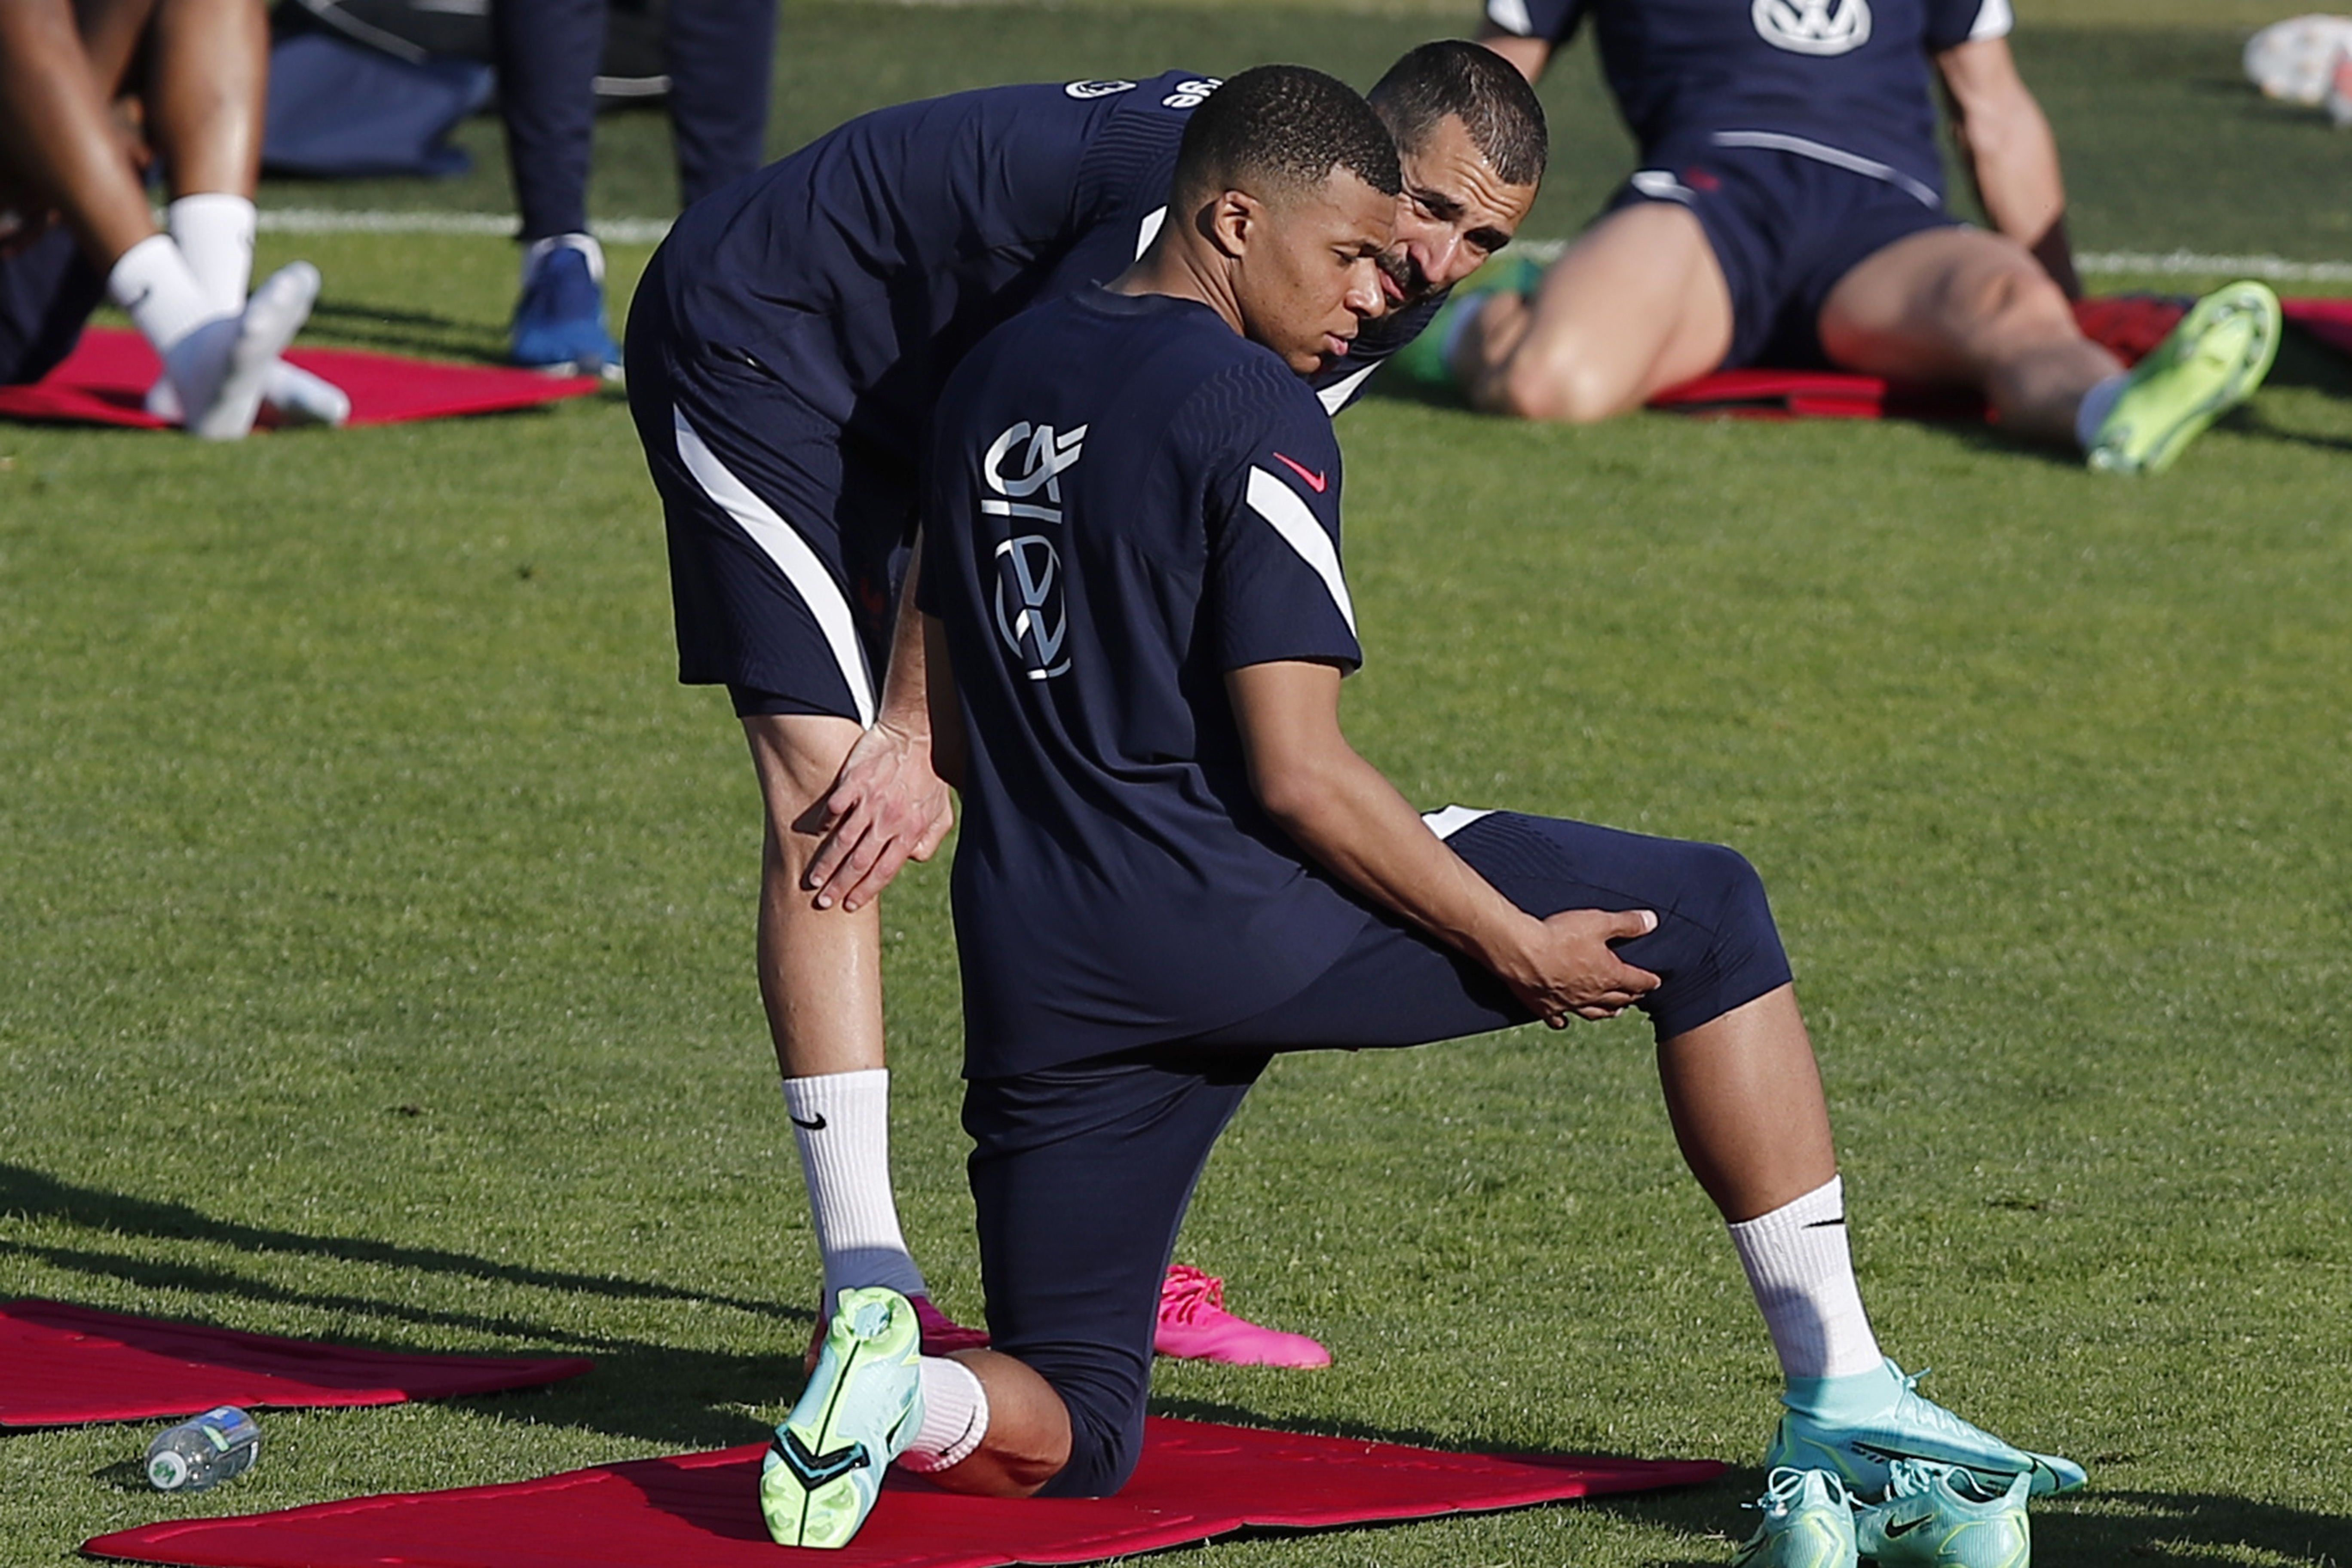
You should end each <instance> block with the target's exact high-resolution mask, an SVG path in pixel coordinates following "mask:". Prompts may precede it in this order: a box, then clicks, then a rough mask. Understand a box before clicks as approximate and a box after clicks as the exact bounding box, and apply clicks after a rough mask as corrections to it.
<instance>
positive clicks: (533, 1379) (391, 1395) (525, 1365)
mask: <svg viewBox="0 0 2352 1568" xmlns="http://www.w3.org/2000/svg"><path fill="white" fill-rule="evenodd" d="M27 1308H30V1309H35V1310H31V1311H26V1310H22V1309H27ZM0 1318H12V1319H15V1320H16V1321H21V1322H30V1323H35V1324H38V1325H39V1326H41V1327H43V1328H48V1329H54V1330H56V1331H59V1332H66V1333H88V1334H91V1335H93V1336H95V1337H104V1338H110V1339H112V1342H114V1343H116V1344H121V1345H123V1346H125V1347H126V1348H129V1349H132V1350H137V1349H141V1348H142V1347H141V1346H138V1345H136V1344H134V1343H132V1342H130V1341H127V1340H123V1339H121V1338H117V1337H114V1336H113V1335H112V1333H111V1330H113V1329H114V1328H118V1327H129V1328H141V1327H143V1328H150V1329H163V1330H170V1331H193V1332H194V1333H196V1334H199V1335H201V1336H204V1337H205V1338H210V1339H215V1340H225V1341H227V1342H230V1343H232V1344H235V1345H238V1346H248V1347H251V1348H252V1349H255V1350H259V1351H269V1352H278V1353H283V1352H287V1351H289V1350H296V1351H311V1352H321V1353H331V1354H333V1355H337V1356H343V1357H349V1358H352V1359H354V1360H358V1361H361V1362H366V1363H380V1364H382V1365H383V1368H384V1370H385V1371H386V1373H396V1372H397V1371H398V1370H399V1369H400V1368H401V1367H403V1366H407V1367H409V1368H410V1369H411V1370H412V1371H415V1370H421V1369H420V1368H419V1367H418V1363H425V1364H426V1365H428V1366H430V1367H432V1368H434V1369H437V1370H444V1371H446V1370H448V1369H450V1368H451V1367H452V1366H454V1365H464V1366H467V1367H479V1368H480V1369H481V1370H483V1371H485V1372H488V1371H492V1370H493V1369H498V1368H504V1369H506V1370H505V1371H504V1372H503V1373H501V1374H500V1375H497V1376H494V1377H491V1378H488V1379H485V1380H484V1381H483V1382H482V1383H481V1384H479V1385H478V1386H476V1387H472V1388H468V1389H467V1390H465V1391H464V1392H463V1393H462V1394H450V1395H444V1394H412V1393H411V1392H410V1391H408V1390H406V1389H383V1388H376V1389H364V1388H360V1389H327V1388H321V1389H318V1390H316V1391H315V1392H312V1393H306V1394H304V1395H303V1396H302V1397H301V1398H300V1399H299V1400H296V1401H289V1402H286V1403H282V1404H281V1403H279V1402H278V1401H276V1400H272V1399H269V1398H267V1397H264V1398H248V1399H247V1400H246V1401H245V1404H246V1405H247V1406H248V1407H250V1408H252V1409H256V1410H349V1409H356V1408H362V1407H373V1406H380V1405H411V1404H415V1402H416V1401H417V1400H418V1399H420V1398H428V1399H429V1398H473V1397H475V1396H477V1395H478V1394H506V1393H511V1392H513V1391H514V1390H516V1389H520V1388H539V1387H543V1386H545V1385H546V1384H551V1383H561V1382H562V1381H564V1380H565V1379H567V1378H573V1377H578V1376H581V1375H582V1374H583V1373H587V1372H590V1371H592V1370H593V1368H594V1367H595V1365H596V1363H595V1359H594V1358H593V1357H592V1356H580V1355H571V1356H517V1355H506V1354H501V1353H499V1352H494V1351H388V1350H378V1349H374V1348H373V1347H370V1346H365V1345H345V1344H338V1343H336V1342H333V1341H331V1340H313V1339H301V1338H298V1337H295V1336H293V1335H289V1334H264V1333H257V1332H254V1331H251V1330H248V1329H225V1328H222V1327H220V1326H219V1325H217V1324H214V1323H199V1322H189V1321H183V1320H180V1319H175V1318H155V1317H149V1316H146V1315H144V1314H142V1313H138V1312H118V1311H115V1310H112V1309H110V1308H107V1307H85V1306H81V1305H79V1303H76V1302H72V1301H58V1300H52V1299H50V1298H48V1297H46V1296H20V1297H17V1298H16V1299H15V1300H9V1301H5V1302H0ZM154 1353H157V1354H168V1353H170V1352H154ZM253 1370H254V1369H252V1368H248V1367H238V1368H231V1369H226V1372H225V1376H233V1375H236V1373H251V1372H252V1371H253ZM260 1375H265V1376H282V1377H292V1376H295V1375H296V1374H295V1373H261V1374H260ZM219 1403H220V1401H218V1400H212V1401H209V1402H208V1404H209V1405H217V1404H219ZM206 1407H207V1405H195V1406H192V1407H190V1408H189V1409H186V1410H184V1411H157V1410H155V1409H153V1408H152V1407H151V1405H147V1404H142V1405H137V1406H136V1408H135V1413H134V1412H133V1405H131V1404H130V1403H124V1404H123V1405H122V1406H121V1413H110V1414H94V1415H75V1416H72V1417H69V1418H63V1419H55V1420H52V1419H47V1418H43V1419H37V1420H29V1421H26V1420H17V1419H13V1418H11V1417H9V1416H8V1415H5V1414H0V1431H7V1432H31V1431H40V1430H46V1429H53V1428H60V1427H68V1426H99V1425H102V1424H110V1423H116V1422H135V1421H156V1420H163V1419H165V1418H167V1417H168V1416H169V1415H175V1414H176V1415H194V1414H196V1412H197V1411H198V1410H202V1409H205V1408H206ZM92 1408H93V1409H96V1408H97V1405H96V1404H95V1403H93V1405H92Z"/></svg>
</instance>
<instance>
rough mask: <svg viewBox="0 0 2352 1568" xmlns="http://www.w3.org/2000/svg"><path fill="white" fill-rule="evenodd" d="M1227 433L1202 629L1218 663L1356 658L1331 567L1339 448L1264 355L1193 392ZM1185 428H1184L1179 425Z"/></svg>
mask: <svg viewBox="0 0 2352 1568" xmlns="http://www.w3.org/2000/svg"><path fill="white" fill-rule="evenodd" d="M1195 401H1196V402H1202V401H1207V402H1211V403H1214V404H1222V405H1224V406H1223V407H1220V408H1217V409H1216V410H1215V413H1216V416H1217V418H1218V423H1219V424H1220V425H1221V426H1223V429H1224V430H1225V431H1226V432H1227V433H1228V436H1227V439H1226V442H1225V444H1224V447H1223V451H1222V452H1220V453H1219V454H1218V455H1217V457H1216V458H1215V459H1214V462H1215V468H1214V472H1213V475H1212V481H1211V483H1212V488H1211V492H1210V498H1209V518H1208V525H1209V565H1208V580H1207V584H1206V586H1207V593H1206V594H1205V595H1204V604H1203V613H1204V615H1205V616H1207V617H1208V618H1207V620H1206V621H1205V622H1204V631H1205V633H1206V636H1207V637H1208V638H1209V639H1210V641H1209V646H1210V647H1211V649H1212V650H1213V653H1214V655H1215V657H1216V661H1217V664H1218V667H1219V668H1223V669H1239V668H1242V667H1243V666H1244V665H1252V664H1268V663H1272V662H1273V661H1275V660H1277V659H1331V660H1335V661H1337V662H1339V663H1340V664H1344V665H1347V666H1349V668H1353V667H1354V666H1357V665H1360V664H1361V663H1362V662H1363V659H1364V653H1363V649H1362V647H1360V646H1359V644H1358V643H1357V641H1356V610H1355V604H1354V601H1353V600H1352V599H1351V598H1350V597H1349V593H1348V580H1347V577H1346V575H1345V574H1344V573H1343V572H1342V570H1341V568H1340V563H1339V441H1338V440H1337V439H1336V438H1334V437H1333V436H1332V434H1331V420H1330V416H1328V415H1327V414H1325V413H1324V412H1323V408H1322V405H1321V404H1319V403H1318V402H1317V401H1316V399H1315V396H1314V395H1313V394H1312V393H1310V392H1309V391H1307V387H1306V385H1305V384H1304V383H1302V382H1300V381H1299V380H1298V379H1297V377H1296V376H1293V375H1292V374H1290V373H1289V372H1288V371H1287V370H1286V368H1284V367H1283V366H1282V365H1281V364H1280V363H1277V362H1275V361H1273V360H1272V359H1271V357H1270V356H1269V357H1268V358H1267V359H1265V361H1264V362H1262V363H1260V362H1253V363H1248V364H1245V365H1242V366H1237V367H1236V368H1235V369H1234V370H1233V371H1229V372H1227V373H1225V374H1222V375H1220V376H1218V377H1216V378H1215V379H1214V380H1213V381H1211V382H1210V383H1208V384H1206V385H1204V386H1203V387H1202V392H1201V394H1200V395H1198V397H1196V399H1195ZM1187 423H1188V424H1189V423H1191V421H1187Z"/></svg>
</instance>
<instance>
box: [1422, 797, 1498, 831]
mask: <svg viewBox="0 0 2352 1568" xmlns="http://www.w3.org/2000/svg"><path fill="white" fill-rule="evenodd" d="M1494 815H1495V813H1494V811H1493V810H1492V808H1490V807H1487V806H1483V805H1442V806H1439V807H1438V808H1437V809H1436V810H1435V811H1424V812H1423V813H1422V814H1421V819H1422V820H1423V822H1426V823H1427V824H1429V830H1430V831H1431V832H1432V833H1434V834H1436V835H1437V836H1438V837H1440V838H1451V837H1454V835H1455V834H1457V833H1459V832H1461V831H1462V830H1463V829H1464V828H1465V827H1467V826H1470V825H1471V824H1472V823H1474V822H1475V821H1477V820H1478V819H1479V818H1480V817H1482V816H1494Z"/></svg>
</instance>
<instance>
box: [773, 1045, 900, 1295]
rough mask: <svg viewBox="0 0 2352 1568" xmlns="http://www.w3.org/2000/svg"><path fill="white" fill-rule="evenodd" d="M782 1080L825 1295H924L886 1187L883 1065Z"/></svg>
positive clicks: (895, 1205) (886, 1102)
mask: <svg viewBox="0 0 2352 1568" xmlns="http://www.w3.org/2000/svg"><path fill="white" fill-rule="evenodd" d="M783 1086H784V1110H785V1111H786V1113H787V1114H789V1115H790V1116H791V1117H792V1119H793V1136H794V1137H795V1138H796V1139H797V1140H798V1141H799V1142H800V1146H801V1168H802V1169H803V1171H804V1172H805V1173H807V1176H808V1194H809V1212H810V1214H811V1215H813V1216H814V1219H815V1221H816V1249H817V1253H818V1255H819V1256H820V1257H821V1258H824V1299H825V1301H826V1302H827V1303H828V1304H830V1303H831V1302H832V1301H833V1300H834V1299H835V1297H837V1296H838V1295H839V1294H840V1293H841V1292H842V1291H843V1290H845V1289H849V1288H851V1287H853V1286H860V1285H887V1286H888V1287H889V1288H890V1289H893V1290H896V1291H898V1293H899V1294H900V1295H902V1296H922V1295H928V1294H929V1291H928V1290H927V1289H925V1288H924V1285H923V1273H922V1270H921V1269H919V1268H916V1267H915V1260H914V1258H912V1257H910V1256H909V1255H908V1251H907V1240H906V1237H904V1236H902V1235H901V1234H900V1233H899V1230H898V1203H897V1201H896V1200H895V1199H894V1198H893V1197H892V1196H891V1192H890V1070H889V1069H888V1068H867V1069H866V1070H865V1071H863V1072H836V1073H824V1074H820V1075H819V1076H817V1077H814V1078H788V1079H784V1080H783Z"/></svg>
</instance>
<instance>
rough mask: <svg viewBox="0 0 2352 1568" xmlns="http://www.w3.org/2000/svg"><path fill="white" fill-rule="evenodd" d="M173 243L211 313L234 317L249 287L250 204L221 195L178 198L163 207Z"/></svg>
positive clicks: (223, 192)
mask: <svg viewBox="0 0 2352 1568" xmlns="http://www.w3.org/2000/svg"><path fill="white" fill-rule="evenodd" d="M163 219H164V223H165V225H166V226H168V227H169V228H170V229H171V231H172V243H173V244H174V245H176V246H178V247H180V254H181V255H182V256H184V257H186V258H187V259H188V270H189V271H191V272H193V273H194V274H195V275H196V282H197V284H198V285H199V286H201V287H202V288H203V289H204V291H205V299H207V300H211V301H212V305H213V309H214V310H216V311H219V312H221V313H223V314H226V315H232V316H233V315H235V314H236V313H237V312H238V311H239V310H244V309H245V296H246V293H247V290H248V289H251V288H252V287H253V229H254V223H255V217H254V211H253V203H252V202H251V201H250V200H248V199H247V198H246V197H244V196H239V195H230V194H229V193H227V192H226V191H207V192H205V193H203V194H201V195H193V196H182V197H181V198H180V199H179V200H178V201H175V202H173V204H172V205H170V206H168V207H165V208H164V209H163Z"/></svg>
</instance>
